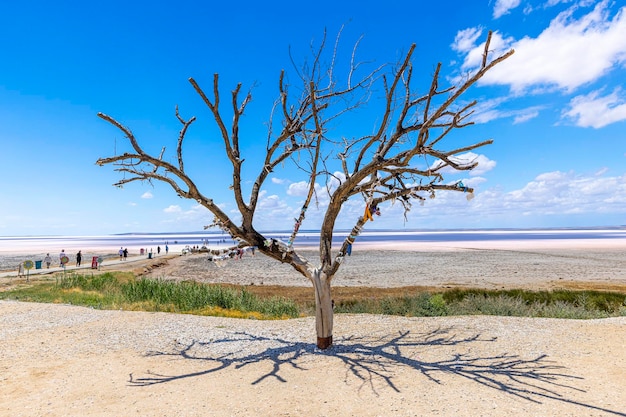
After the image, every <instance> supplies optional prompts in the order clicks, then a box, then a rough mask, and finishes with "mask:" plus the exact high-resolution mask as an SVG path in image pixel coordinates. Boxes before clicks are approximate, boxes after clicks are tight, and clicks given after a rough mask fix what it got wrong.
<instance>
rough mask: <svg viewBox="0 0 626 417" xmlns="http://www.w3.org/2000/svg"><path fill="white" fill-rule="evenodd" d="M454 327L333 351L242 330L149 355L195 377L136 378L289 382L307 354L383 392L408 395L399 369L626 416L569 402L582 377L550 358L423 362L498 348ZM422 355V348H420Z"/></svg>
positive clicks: (365, 340)
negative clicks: (432, 356) (246, 370)
mask: <svg viewBox="0 0 626 417" xmlns="http://www.w3.org/2000/svg"><path fill="white" fill-rule="evenodd" d="M453 330H454V329H452V328H439V329H437V330H434V331H432V332H429V333H424V334H412V333H411V332H409V331H406V332H400V333H398V334H393V335H386V336H379V337H356V336H351V337H345V338H343V339H339V340H336V341H335V344H334V345H333V346H332V347H331V348H330V349H327V350H319V349H317V347H316V346H315V344H311V343H297V342H293V341H289V340H284V339H281V338H278V337H266V336H259V335H254V334H250V333H246V332H234V333H231V334H229V336H228V337H225V338H222V339H218V340H211V341H208V342H203V341H198V340H194V341H191V342H190V343H188V344H181V343H178V344H177V345H176V346H175V347H174V348H173V349H172V350H171V351H170V352H161V351H159V352H149V353H148V354H147V355H148V356H169V357H178V358H181V359H185V360H194V361H203V362H207V363H209V364H211V365H212V366H211V367H209V368H207V369H204V370H201V371H198V372H193V373H186V374H180V375H160V374H157V373H152V372H150V371H148V373H147V375H146V376H143V377H135V376H134V375H133V374H130V379H129V383H130V385H133V386H149V385H156V384H163V383H167V382H172V381H175V380H180V379H185V378H193V377H200V376H203V375H207V374H211V373H214V372H219V371H221V370H224V369H226V368H230V367H232V368H234V369H239V368H242V367H244V366H247V365H250V364H254V363H259V362H262V361H269V362H270V363H272V364H273V366H272V370H271V371H269V372H267V373H265V374H263V375H260V376H259V378H257V379H256V380H254V381H253V382H252V384H259V383H261V382H263V381H264V380H266V379H268V378H275V379H276V380H278V381H281V382H287V381H286V380H285V379H284V378H283V376H281V370H283V368H285V367H292V368H294V369H299V370H302V371H306V370H307V368H306V363H307V356H309V357H311V356H315V355H324V356H329V357H332V358H336V359H339V360H341V361H342V362H343V363H344V365H345V367H346V380H347V379H348V378H349V377H350V376H352V377H355V378H357V379H358V380H359V381H361V383H362V385H363V386H369V387H370V388H371V390H372V391H373V392H374V393H375V394H377V392H376V385H375V382H376V381H377V380H380V381H383V382H384V383H385V384H387V385H388V386H389V387H390V388H391V389H393V390H395V391H396V392H400V389H399V388H398V387H397V386H396V384H395V383H394V369H395V368H398V367H409V368H411V369H414V370H415V371H416V372H419V373H420V374H421V375H423V376H424V377H425V378H427V379H428V380H430V381H431V382H433V383H436V384H442V382H441V380H440V378H439V376H443V375H447V376H450V375H452V376H456V377H459V378H464V379H467V380H469V381H472V382H474V383H477V384H480V385H482V386H485V387H489V388H493V389H495V390H498V391H501V392H503V393H506V394H509V395H512V396H515V397H518V398H522V399H524V400H527V401H531V402H533V403H538V404H540V403H542V401H543V400H555V401H560V402H564V403H569V404H572V405H577V406H581V407H584V408H587V409H592V410H596V411H602V412H605V413H609V414H613V415H618V416H626V414H624V413H623V412H619V411H613V410H609V409H605V408H602V407H598V406H594V405H592V404H585V403H582V402H579V401H575V400H573V399H569V398H567V397H566V396H564V395H563V394H561V393H560V392H559V391H563V390H565V391H574V392H584V390H581V389H579V388H576V387H575V386H573V385H572V384H573V382H574V381H576V380H582V379H583V378H582V377H578V376H574V375H569V374H567V373H566V369H567V368H566V367H564V366H561V365H557V364H555V363H554V362H552V361H550V360H548V358H547V355H539V356H537V357H535V358H531V359H524V358H521V357H519V355H511V354H507V353H505V354H501V355H495V356H471V355H468V354H454V355H452V356H450V357H449V358H446V359H443V360H437V361H427V360H422V359H420V357H419V356H418V354H419V353H422V352H423V348H425V347H433V346H439V347H441V346H459V347H460V346H461V345H465V344H471V343H485V342H487V343H488V342H495V340H496V338H495V337H494V338H485V337H482V336H481V335H480V334H477V335H473V336H468V337H458V336H457V335H455V334H454V333H453ZM420 349H422V350H420Z"/></svg>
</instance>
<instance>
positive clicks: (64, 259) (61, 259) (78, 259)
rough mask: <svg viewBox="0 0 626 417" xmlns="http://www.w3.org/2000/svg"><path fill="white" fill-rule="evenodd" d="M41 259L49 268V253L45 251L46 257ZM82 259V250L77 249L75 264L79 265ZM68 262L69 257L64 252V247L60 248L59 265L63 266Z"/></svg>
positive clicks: (50, 259)
mask: <svg viewBox="0 0 626 417" xmlns="http://www.w3.org/2000/svg"><path fill="white" fill-rule="evenodd" d="M43 261H44V262H45V264H46V268H48V269H50V265H52V257H51V256H50V254H49V253H46V257H45V258H43ZM82 261H83V251H82V250H79V251H78V253H76V266H80V263H81V262H82ZM69 262H70V257H69V256H67V254H66V253H65V249H61V253H59V266H61V267H64V266H66V265H67V264H68V263H69Z"/></svg>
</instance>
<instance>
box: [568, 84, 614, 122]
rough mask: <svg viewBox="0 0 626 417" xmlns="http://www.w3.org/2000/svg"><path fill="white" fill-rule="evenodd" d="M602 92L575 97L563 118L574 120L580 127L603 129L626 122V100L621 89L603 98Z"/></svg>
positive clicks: (597, 91)
mask: <svg viewBox="0 0 626 417" xmlns="http://www.w3.org/2000/svg"><path fill="white" fill-rule="evenodd" d="M601 93H602V91H601V90H596V91H592V92H591V93H589V94H585V95H580V96H576V97H574V98H573V99H572V100H571V101H570V103H569V108H568V109H566V110H565V111H564V112H563V116H564V117H566V118H570V119H573V120H574V122H575V124H576V125H577V126H580V127H593V128H596V129H598V128H601V127H604V126H607V125H609V124H611V123H615V122H619V121H622V120H626V98H625V96H624V92H623V91H622V90H621V89H620V88H616V89H615V90H614V91H613V92H612V93H611V94H608V95H605V96H601V95H600V94H601Z"/></svg>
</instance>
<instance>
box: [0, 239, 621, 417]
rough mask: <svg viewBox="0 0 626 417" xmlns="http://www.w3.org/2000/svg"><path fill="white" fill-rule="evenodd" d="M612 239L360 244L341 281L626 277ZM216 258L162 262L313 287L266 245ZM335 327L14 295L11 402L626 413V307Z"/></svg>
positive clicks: (8, 355) (8, 313)
mask: <svg viewBox="0 0 626 417" xmlns="http://www.w3.org/2000/svg"><path fill="white" fill-rule="evenodd" d="M596 243H597V242H596ZM521 246H523V245H521ZM609 246H611V247H609V248H607V247H597V246H591V247H589V246H588V247H580V245H579V247H577V248H575V247H563V246H562V245H561V247H558V248H557V247H549V248H548V247H537V246H533V247H524V248H522V247H520V246H519V245H513V247H506V248H504V247H503V246H500V247H499V250H485V248H476V247H472V246H471V245H467V242H465V243H464V248H462V249H459V248H455V250H453V251H450V250H427V251H419V250H416V251H414V252H407V251H402V252H397V253H396V252H393V251H392V252H390V251H380V252H379V251H360V250H355V252H354V253H353V255H352V256H351V257H350V258H349V259H347V262H346V263H345V265H344V267H343V268H342V272H341V274H343V275H339V276H338V277H337V279H336V281H335V284H334V285H336V286H340V285H367V286H380V287H385V286H401V285H439V286H444V287H445V286H457V285H458V286H465V285H476V286H485V287H501V286H502V287H514V286H522V285H524V286H530V287H532V286H533V285H537V286H543V285H545V286H556V285H557V284H558V283H560V282H566V281H571V282H572V283H575V282H577V281H585V282H591V283H593V284H597V285H598V286H602V285H606V284H611V283H613V284H619V285H623V284H624V283H626V258H625V257H626V255H625V254H624V253H625V252H626V251H625V250H624V247H623V246H621V247H620V246H619V245H617V246H616V245H614V244H612V245H609ZM503 248H504V249H503ZM405 249H406V248H405ZM431 249H432V248H431ZM377 255H378V256H377ZM205 258H206V257H205V256H204V255H202V256H200V255H199V256H191V257H179V258H176V259H175V260H173V261H170V262H169V263H168V266H165V267H160V268H157V269H154V270H153V272H152V274H156V275H157V276H159V275H160V276H167V277H171V278H176V279H187V278H188V277H186V276H185V274H189V273H193V271H194V270H195V274H196V275H197V277H199V278H200V280H203V281H206V282H223V281H237V280H239V281H240V283H246V284H247V283H250V281H254V280H263V285H269V284H270V283H271V284H274V283H277V284H281V283H288V284H287V285H296V284H301V285H308V284H307V282H306V281H305V280H304V278H300V277H298V276H297V275H295V274H294V272H293V271H291V270H290V269H289V268H288V267H286V266H276V263H275V262H272V261H270V260H267V259H264V258H263V257H262V256H260V255H257V256H256V257H254V258H253V257H244V259H243V260H241V261H233V262H231V263H229V264H227V265H226V266H225V267H223V268H217V267H215V266H214V265H212V264H208V263H207V261H206V259H205ZM146 265H147V264H146ZM270 265H273V266H270ZM268 268H276V270H274V269H271V270H270V269H268ZM283 269H285V270H283ZM254 270H256V271H257V272H256V273H253V272H250V271H254ZM259 270H262V271H264V272H263V273H260V272H258V271H259ZM275 271H278V272H275ZM211 274H212V275H211ZM259 274H260V275H259ZM177 275H178V276H177ZM228 277H230V278H228ZM233 277H234V278H233ZM271 279H273V280H275V282H274V281H271ZM405 282H406V283H407V284H405ZM409 282H410V284H409ZM255 285H261V283H260V282H257V283H256V284H255ZM334 338H335V345H334V347H333V348H332V349H331V350H330V351H327V352H320V351H318V350H316V349H315V347H314V341H315V331H314V319H313V318H303V319H296V320H287V321H264V322H259V321H252V320H236V319H224V318H216V317H195V316H189V315H174V314H164V313H142V312H122V311H99V310H92V309H87V308H82V307H73V306H65V305H42V304H32V303H19V302H0V346H1V349H2V354H1V355H0V394H1V395H0V415H2V416H4V415H6V416H99V415H101V416H270V415H272V416H422V415H438V416H477V415H482V416H501V415H514V416H518V415H519V416H522V415H523V416H526V415H537V416H616V415H617V416H626V383H625V382H624V381H626V351H625V350H626V349H625V342H624V341H625V340H626V317H621V318H612V319H603V320H589V321H582V320H558V319H527V318H510V317H444V318H403V317H381V316H371V315H336V318H335V331H334Z"/></svg>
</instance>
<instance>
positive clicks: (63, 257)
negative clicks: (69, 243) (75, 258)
mask: <svg viewBox="0 0 626 417" xmlns="http://www.w3.org/2000/svg"><path fill="white" fill-rule="evenodd" d="M66 263H67V255H66V254H65V249H61V253H59V266H65V264H66Z"/></svg>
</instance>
